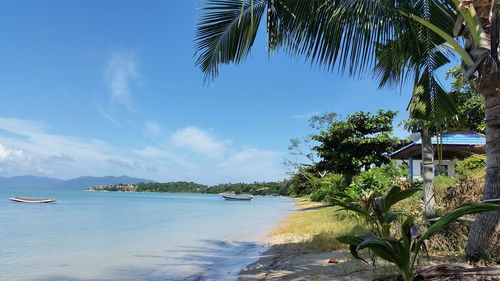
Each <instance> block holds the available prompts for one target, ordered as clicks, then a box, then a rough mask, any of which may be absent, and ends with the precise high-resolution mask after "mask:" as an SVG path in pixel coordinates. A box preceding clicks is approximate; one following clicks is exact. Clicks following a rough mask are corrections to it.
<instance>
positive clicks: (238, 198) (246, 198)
mask: <svg viewBox="0 0 500 281" xmlns="http://www.w3.org/2000/svg"><path fill="white" fill-rule="evenodd" d="M222 198H224V200H227V201H250V200H252V199H253V195H232V194H231V195H229V194H228V195H222Z"/></svg>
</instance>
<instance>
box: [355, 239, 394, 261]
mask: <svg viewBox="0 0 500 281" xmlns="http://www.w3.org/2000/svg"><path fill="white" fill-rule="evenodd" d="M388 239H390V238H378V237H374V236H373V237H370V238H367V239H364V240H363V241H362V242H361V243H359V245H358V247H357V250H358V251H359V250H362V249H364V248H368V249H370V250H372V251H373V253H375V254H376V255H377V256H378V257H380V258H382V259H384V260H386V261H388V262H392V263H394V264H396V265H397V264H398V263H399V261H398V259H399V254H398V253H397V252H396V251H395V250H394V248H393V246H392V245H391V242H389V241H388ZM392 242H396V243H399V242H397V241H392Z"/></svg>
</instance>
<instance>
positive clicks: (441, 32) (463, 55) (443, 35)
mask: <svg viewBox="0 0 500 281" xmlns="http://www.w3.org/2000/svg"><path fill="white" fill-rule="evenodd" d="M400 13H401V14H402V15H404V16H407V17H408V18H410V19H413V20H415V21H416V22H418V23H420V24H422V25H423V26H425V27H427V28H429V29H430V30H432V31H433V32H435V33H436V34H437V35H439V36H440V37H441V38H443V39H444V40H445V41H446V42H448V44H450V46H451V47H452V48H453V50H455V52H457V54H458V55H459V56H460V57H461V58H462V59H463V61H464V63H465V64H466V65H467V66H472V65H474V61H473V60H472V58H471V57H470V55H469V54H468V53H467V51H466V50H465V49H464V48H462V46H460V44H458V42H457V41H455V39H453V37H451V36H450V35H449V34H447V33H446V32H445V31H444V30H442V29H440V28H439V27H438V26H436V25H434V24H432V23H431V22H429V21H427V20H425V19H423V18H421V17H419V16H417V15H414V14H412V13H409V12H407V11H403V10H400Z"/></svg>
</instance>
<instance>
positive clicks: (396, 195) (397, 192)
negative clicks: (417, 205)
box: [384, 186, 422, 211]
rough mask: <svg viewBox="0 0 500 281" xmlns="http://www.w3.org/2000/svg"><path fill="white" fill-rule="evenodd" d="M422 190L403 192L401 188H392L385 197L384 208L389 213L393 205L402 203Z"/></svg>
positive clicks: (415, 189) (414, 189) (411, 189)
mask: <svg viewBox="0 0 500 281" xmlns="http://www.w3.org/2000/svg"><path fill="white" fill-rule="evenodd" d="M421 190H422V189H420V188H410V189H406V190H401V188H400V187H399V186H395V187H393V188H391V189H390V190H389V191H388V192H387V194H386V195H385V196H384V207H385V209H386V210H387V211H388V210H389V209H390V208H391V207H392V205H394V204H396V203H398V202H399V201H402V200H404V199H406V198H409V197H411V196H412V195H413V194H415V193H417V192H419V191H421Z"/></svg>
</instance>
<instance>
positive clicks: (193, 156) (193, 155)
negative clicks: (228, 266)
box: [0, 0, 411, 184]
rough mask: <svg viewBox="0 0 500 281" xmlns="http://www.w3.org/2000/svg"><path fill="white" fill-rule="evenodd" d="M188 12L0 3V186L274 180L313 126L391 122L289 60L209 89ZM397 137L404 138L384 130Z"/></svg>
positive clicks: (259, 60)
mask: <svg viewBox="0 0 500 281" xmlns="http://www.w3.org/2000/svg"><path fill="white" fill-rule="evenodd" d="M200 5H201V4H200V3H199V2H198V1H197V0H169V1H164V0H148V1H139V0H136V1H127V0H107V1H102V0H85V1H76V0H46V1H37V0H24V1H14V0H12V1H1V2H0V38H1V40H0V96H1V103H0V176H17V175H38V176H48V177H56V178H61V179H67V178H73V177H78V176H83V175H90V176H105V175H115V176H119V175H128V176H135V177H141V178H146V179H152V180H156V181H178V180H186V181H195V182H200V183H206V184H215V183H222V182H253V181H271V180H281V179H284V178H285V177H286V176H287V174H286V172H287V170H288V169H287V168H286V167H285V166H284V165H283V164H282V163H283V162H284V158H289V159H290V158H293V157H291V156H290V155H289V152H288V145H289V140H290V139H291V138H295V137H306V136H307V135H309V134H311V133H313V132H314V131H313V130H312V129H311V128H310V127H309V126H308V122H307V120H308V118H309V117H310V116H312V115H314V114H319V113H323V112H331V111H333V112H336V113H337V114H340V116H344V117H345V116H346V115H348V114H351V113H353V112H356V111H360V110H363V111H370V112H374V111H376V110H378V109H390V110H396V111H399V113H400V114H399V116H398V118H397V120H396V121H395V125H396V126H397V124H399V122H400V121H401V120H402V119H404V118H406V117H407V114H406V112H405V110H406V106H407V104H408V101H409V98H410V89H411V88H410V87H409V86H403V87H402V88H395V89H387V90H382V91H381V90H378V89H377V81H376V79H375V78H374V77H373V75H372V74H370V73H368V74H367V75H366V76H364V77H361V78H359V79H358V78H350V77H348V76H342V75H338V74H337V73H336V72H333V73H329V72H326V71H325V70H324V69H321V68H317V67H314V66H311V65H310V64H308V63H305V62H304V60H302V59H300V58H291V57H289V56H286V55H284V54H281V53H277V54H275V55H273V56H271V57H269V56H268V54H267V49H266V38H265V34H264V33H263V31H262V32H260V33H259V37H258V38H257V40H256V43H255V45H254V48H253V51H252V53H251V55H250V57H249V58H248V59H247V60H245V61H244V62H243V63H242V64H240V65H238V66H234V65H229V66H223V67H222V68H221V71H220V76H219V77H218V78H217V79H216V80H215V81H214V82H213V83H210V84H206V83H204V81H203V74H202V73H201V71H200V70H199V69H198V68H196V66H195V56H194V33H195V29H196V21H197V19H198V17H199V14H200V11H199V8H200ZM395 134H396V135H398V136H401V137H404V136H407V135H408V133H407V132H405V131H404V130H403V129H402V128H396V129H395Z"/></svg>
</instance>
